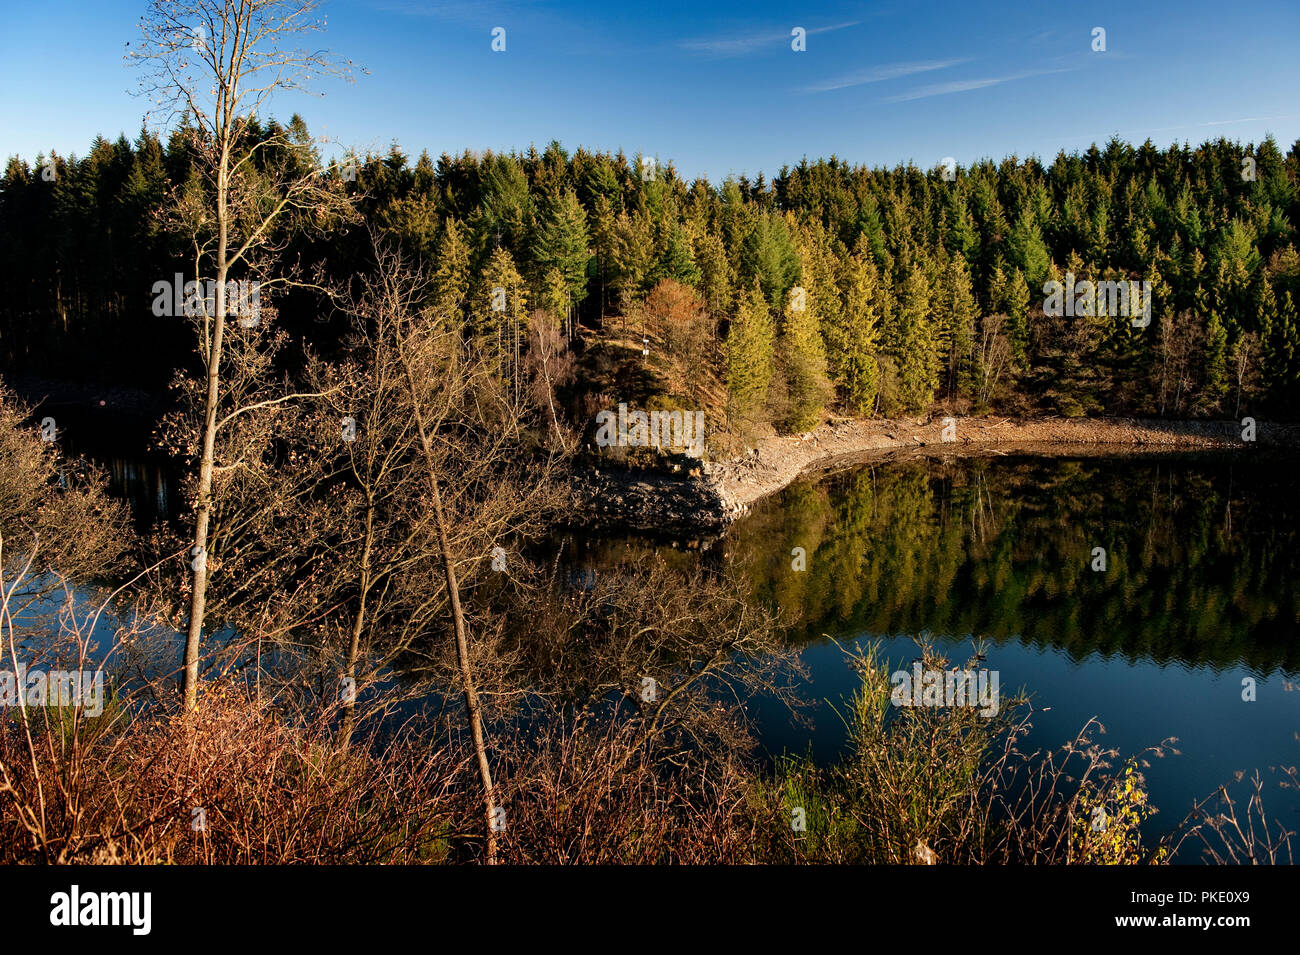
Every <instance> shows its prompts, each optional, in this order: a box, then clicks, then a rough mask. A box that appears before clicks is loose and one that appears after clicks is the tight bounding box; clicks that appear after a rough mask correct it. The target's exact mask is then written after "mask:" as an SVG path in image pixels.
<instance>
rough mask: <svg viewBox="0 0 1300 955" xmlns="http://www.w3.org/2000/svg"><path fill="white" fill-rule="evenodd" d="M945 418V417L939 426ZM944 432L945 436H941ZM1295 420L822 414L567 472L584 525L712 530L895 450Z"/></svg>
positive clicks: (1223, 442) (1005, 448)
mask: <svg viewBox="0 0 1300 955" xmlns="http://www.w3.org/2000/svg"><path fill="white" fill-rule="evenodd" d="M945 422H951V424H950V426H949V427H947V428H945ZM945 437H947V438H949V439H950V440H945ZM1298 439H1300V425H1294V424H1272V423H1269V422H1260V423H1259V424H1258V425H1257V426H1256V433H1255V440H1254V441H1253V442H1252V441H1246V440H1243V439H1242V425H1241V424H1240V422H1236V421H1160V420H1147V419H1137V418H1035V419H1024V420H1020V419H1014V418H955V419H947V418H930V419H921V420H913V419H895V420H878V419H877V420H854V419H838V420H831V421H828V422H827V423H825V424H823V425H821V426H820V427H818V428H817V429H816V430H814V431H810V432H807V433H805V434H797V435H782V436H775V437H769V438H765V439H762V440H760V441H759V442H758V444H757V446H755V447H753V448H751V449H750V450H749V451H748V453H747V454H745V455H743V456H742V457H739V458H736V459H733V460H728V461H703V462H701V465H700V467H699V468H698V469H697V471H696V473H694V474H693V475H692V474H662V473H657V472H650V471H629V470H625V469H622V468H616V467H615V468H609V469H606V468H603V467H590V468H585V469H580V470H578V471H577V472H576V473H575V475H574V493H575V496H576V504H577V508H578V510H577V512H576V513H575V518H576V519H577V520H579V521H580V522H582V523H584V524H596V525H624V526H628V527H633V528H639V529H649V530H665V531H676V530H721V529H723V528H725V527H726V526H727V525H728V524H730V523H731V522H732V521H734V520H735V519H736V518H738V517H740V516H742V515H743V514H745V513H746V512H747V511H748V510H749V508H750V505H752V504H753V503H754V502H755V501H757V500H759V499H760V498H763V497H766V496H767V495H769V494H772V493H775V492H776V491H779V490H781V489H782V488H784V487H786V486H787V485H789V484H790V483H791V482H793V481H794V480H795V479H796V478H798V477H799V476H800V475H802V474H804V473H807V472H810V471H816V470H823V469H829V468H837V467H843V466H847V465H851V464H856V463H859V462H861V463H867V462H870V461H876V460H886V459H894V458H901V457H909V458H912V457H927V458H935V459H943V458H955V457H960V456H972V455H992V454H1009V453H1012V452H1013V451H1014V452H1016V453H1020V454H1036V455H1044V456H1051V455H1057V456H1066V455H1069V456H1077V455H1094V454H1133V453H1150V452H1160V451H1164V452H1168V451H1180V450H1198V449H1227V448H1235V449H1238V450H1241V451H1244V452H1249V451H1250V450H1252V449H1254V448H1261V447H1286V448H1296V447H1300V440H1298Z"/></svg>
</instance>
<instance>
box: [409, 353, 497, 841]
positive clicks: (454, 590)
mask: <svg viewBox="0 0 1300 955" xmlns="http://www.w3.org/2000/svg"><path fill="white" fill-rule="evenodd" d="M402 365H403V368H404V369H405V371H406V378H407V381H408V383H409V384H410V386H411V399H412V400H411V408H412V411H413V412H414V417H415V426H416V428H417V430H418V431H419V434H420V449H421V451H423V453H424V463H425V471H426V472H427V474H428V477H429V491H430V494H431V495H432V496H433V516H434V522H435V523H436V525H437V528H438V549H439V551H440V552H441V555H442V570H443V575H444V577H445V578H446V582H447V599H448V601H449V602H450V603H451V618H452V627H453V630H454V632H455V636H456V664H457V666H459V668H460V680H461V688H462V691H463V692H464V696H465V718H466V720H467V721H468V722H469V731H470V737H471V738H472V739H473V742H474V753H475V755H476V756H477V757H478V772H479V778H480V780H481V781H482V783H483V814H484V821H485V823H486V833H485V835H486V838H487V864H488V865H496V861H497V833H496V822H497V819H496V816H497V812H496V795H495V792H494V790H493V787H492V768H491V766H489V765H488V758H487V745H486V743H485V742H484V738H483V714H482V709H481V707H480V705H479V699H478V691H476V690H475V689H474V670H473V668H472V667H471V665H470V660H469V639H468V637H467V636H466V633H465V615H464V613H463V612H462V611H461V606H460V584H459V583H458V581H457V579H456V567H455V564H454V563H453V562H452V557H451V547H450V545H449V543H448V540H447V518H446V515H445V514H444V513H443V510H442V494H441V492H440V491H439V490H438V473H437V469H436V465H435V463H434V458H433V447H432V445H431V444H430V441H429V433H428V430H427V429H426V428H425V422H424V413H423V411H422V410H421V406H420V398H419V394H420V392H419V389H418V388H417V386H416V382H415V378H414V376H413V375H412V374H411V366H410V365H409V364H408V363H407V362H406V361H405V360H404V361H403V362H402Z"/></svg>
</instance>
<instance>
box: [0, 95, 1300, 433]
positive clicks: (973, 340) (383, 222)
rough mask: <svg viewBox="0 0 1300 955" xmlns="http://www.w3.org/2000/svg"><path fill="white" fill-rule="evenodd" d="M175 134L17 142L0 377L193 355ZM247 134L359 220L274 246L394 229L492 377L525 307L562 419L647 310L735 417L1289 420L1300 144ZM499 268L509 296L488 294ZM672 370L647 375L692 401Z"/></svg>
mask: <svg viewBox="0 0 1300 955" xmlns="http://www.w3.org/2000/svg"><path fill="white" fill-rule="evenodd" d="M191 133H192V130H185V129H181V130H177V131H176V132H174V133H173V134H172V135H171V136H170V138H169V140H168V142H167V143H165V144H164V143H162V142H160V141H159V140H158V139H157V138H155V137H154V136H152V135H151V134H150V133H148V132H142V133H141V134H140V136H139V137H138V139H137V140H136V141H135V142H134V143H132V142H130V141H128V140H127V139H125V138H124V137H123V138H119V139H118V140H117V141H116V142H109V141H107V140H105V139H102V138H99V139H96V140H95V141H94V142H92V143H91V144H90V147H89V149H88V151H87V153H86V155H85V156H84V158H78V157H75V156H73V157H61V156H53V155H51V156H44V155H41V156H37V157H34V162H33V163H29V162H27V161H24V160H21V159H18V158H11V159H10V161H9V163H8V166H7V168H6V170H5V174H4V178H3V181H2V182H0V242H3V243H4V248H3V254H0V270H3V284H4V288H5V289H6V292H7V294H6V295H5V296H4V299H3V303H0V309H2V310H3V314H2V315H0V329H3V332H0V334H2V335H3V339H2V340H0V349H2V354H3V361H4V366H5V367H6V368H7V369H9V370H10V371H20V372H23V373H27V374H37V375H42V376H48V377H54V378H60V377H63V378H86V377H90V378H94V379H98V380H104V381H107V382H114V381H116V382H131V383H134V384H144V385H146V386H147V387H153V388H157V389H161V388H162V387H163V386H165V384H166V383H167V381H168V379H169V378H170V376H171V374H172V372H173V370H174V368H176V367H178V366H181V365H183V364H184V363H185V361H186V360H187V356H189V355H190V354H192V348H191V343H190V340H189V333H188V329H187V328H185V326H184V324H183V323H179V322H177V321H176V320H175V319H174V318H172V317H171V316H170V315H158V314H155V312H156V311H159V309H156V308H154V307H153V305H154V302H155V295H154V293H153V292H152V291H151V287H152V285H153V283H154V282H155V281H156V280H157V279H159V278H160V277H168V278H169V277H170V276H171V275H172V274H173V273H174V272H184V270H185V265H186V255H187V249H186V246H185V241H184V239H183V237H181V236H179V235H177V234H176V233H175V232H174V231H169V224H168V222H166V221H163V220H162V219H160V217H159V216H158V215H157V214H156V212H157V209H158V208H159V207H160V204H161V203H162V201H163V200H164V198H167V197H170V196H173V195H175V194H177V193H183V192H184V191H185V190H186V189H187V188H194V187H195V183H196V180H197V177H198V171H197V170H196V168H195V166H194V164H193V162H192V157H191V154H190V151H191V149H192V148H193V147H192V146H189V145H187V141H188V140H187V138H188V137H189V136H190V135H191ZM243 135H245V136H246V137H248V138H249V140H250V141H257V140H258V139H259V138H265V139H267V141H268V142H271V143H273V144H274V148H271V149H268V150H265V151H262V152H259V153H257V155H258V157H259V158H258V163H260V164H261V165H262V166H263V167H265V168H266V169H267V170H272V169H273V170H275V174H277V175H279V174H281V173H282V171H283V170H282V167H283V166H285V165H288V166H291V167H297V171H299V172H301V171H305V170H310V169H311V168H312V167H315V168H318V169H319V170H320V173H321V176H322V178H324V179H326V180H328V181H330V182H331V183H332V186H333V188H336V189H337V190H339V191H340V192H342V193H344V194H346V195H347V196H349V197H350V198H352V199H353V200H354V202H355V207H356V209H357V211H358V212H359V214H360V221H350V222H346V223H345V222H342V221H340V222H339V223H337V226H338V227H337V228H327V229H325V230H320V229H318V228H315V226H318V225H319V223H312V224H311V225H312V226H313V228H311V229H308V227H307V226H308V223H304V222H303V221H301V220H302V218H303V217H302V216H297V217H295V216H289V217H286V218H285V219H284V220H283V221H281V222H280V223H279V224H278V226H277V228H278V229H279V230H280V232H281V234H280V235H278V236H277V245H276V249H277V255H278V256H279V257H280V260H281V262H280V264H281V265H282V266H283V265H287V264H289V263H292V265H293V267H295V268H297V269H299V270H306V271H308V272H311V273H312V274H313V275H317V276H320V277H322V278H324V279H327V280H329V281H335V282H337V281H340V280H345V279H346V277H347V276H349V275H352V274H355V273H356V272H358V271H360V270H362V269H363V268H364V267H365V266H366V265H367V264H368V262H369V258H370V257H371V255H372V253H371V251H370V250H371V248H372V244H371V236H370V230H377V231H378V232H379V233H381V234H382V235H384V236H386V237H390V238H393V239H396V240H398V241H399V242H400V244H401V245H402V247H403V248H404V250H405V251H407V252H408V253H409V254H410V255H411V256H413V257H414V258H415V259H416V260H417V261H419V262H421V263H423V264H424V265H425V266H426V267H427V268H428V270H429V271H430V272H431V273H433V277H434V281H433V286H432V292H431V294H432V295H433V296H434V297H435V298H436V303H437V307H438V308H439V309H440V311H442V312H444V313H445V314H447V315H448V316H450V317H453V318H454V321H455V322H457V323H458V324H459V325H460V326H461V328H462V329H463V330H464V333H465V334H466V335H467V336H469V337H480V338H489V339H496V340H497V341H498V342H507V343H508V342H512V341H513V342H515V343H516V347H514V348H513V349H511V348H510V347H507V346H504V345H503V346H502V352H503V357H502V370H503V373H505V374H507V375H511V374H518V372H517V371H512V370H511V369H513V368H515V366H516V365H517V364H518V361H519V357H518V356H519V353H520V351H521V350H526V343H527V341H528V338H529V332H528V328H529V323H530V321H531V316H532V315H533V314H534V313H535V312H536V311H537V310H539V309H540V310H544V311H545V312H546V314H547V315H548V316H549V320H550V322H552V323H554V324H557V325H559V326H560V327H561V328H562V331H563V340H564V342H565V343H566V345H570V346H572V347H573V348H574V349H575V350H577V351H578V355H579V366H578V368H579V373H578V374H576V375H575V376H574V380H573V381H572V382H571V383H570V384H569V387H568V389H567V397H568V409H569V413H570V415H571V417H572V419H573V421H574V422H575V423H577V424H578V425H579V427H581V426H582V424H583V421H582V419H583V417H584V414H585V410H586V406H587V405H590V403H591V400H592V399H593V398H595V397H597V396H598V395H600V394H601V392H602V390H603V386H604V385H607V384H608V382H605V381H603V380H602V377H601V367H602V363H601V362H600V361H597V360H595V359H594V357H593V356H594V355H595V354H598V353H599V349H598V348H595V349H594V350H593V347H594V346H599V345H600V344H602V343H606V344H608V343H614V342H621V341H627V342H629V343H630V344H632V345H640V344H641V341H640V339H641V338H642V333H643V332H645V331H646V323H647V322H649V323H650V328H652V329H656V330H657V331H658V332H659V336H658V337H659V338H661V339H662V344H663V347H664V349H665V351H666V352H667V354H665V355H663V356H659V355H656V359H658V358H659V357H663V358H664V359H665V360H666V361H667V364H668V365H669V366H670V367H671V366H672V365H673V364H674V363H676V364H685V365H692V366H693V367H694V368H695V373H696V375H697V376H702V375H706V374H707V371H708V370H711V371H712V372H713V374H714V375H715V376H716V378H717V380H718V382H719V383H720V384H724V385H725V392H726V393H725V404H726V413H727V418H728V420H729V421H731V422H733V423H742V424H753V423H767V422H770V423H771V424H773V425H775V426H776V427H777V428H778V429H779V430H795V429H802V428H807V427H809V426H811V425H812V424H814V423H815V422H816V421H817V420H818V417H819V415H820V414H821V413H822V412H823V410H825V409H838V410H841V411H843V412H844V413H848V414H852V415H873V414H883V415H887V416H890V415H898V414H902V413H917V412H924V411H927V410H929V409H931V408H933V407H936V406H942V407H944V408H945V409H951V410H959V411H962V410H964V411H973V412H987V411H990V410H995V411H1005V412H1019V413H1034V414H1056V415H1065V416H1078V415H1102V414H1104V415H1117V414H1124V415H1137V416H1147V417H1166V416H1167V417H1214V416H1222V417H1235V416H1238V415H1239V414H1242V413H1245V412H1244V411H1243V410H1242V409H1247V410H1249V411H1250V412H1253V413H1255V414H1258V415H1265V416H1268V417H1272V418H1274V419H1293V418H1294V417H1295V413H1296V408H1297V404H1296V403H1297V400H1298V399H1300V392H1297V388H1298V387H1300V329H1298V328H1297V322H1298V321H1300V319H1297V315H1296V303H1297V301H1300V254H1298V253H1297V251H1296V245H1297V242H1298V241H1300V239H1298V237H1297V232H1296V226H1295V223H1296V222H1297V221H1298V219H1300V187H1298V185H1297V180H1298V179H1300V143H1297V144H1293V145H1292V146H1291V147H1290V149H1289V151H1288V152H1287V153H1285V154H1283V153H1282V151H1281V150H1280V149H1279V147H1278V144H1277V143H1275V142H1273V141H1272V140H1271V139H1266V140H1265V141H1264V142H1262V143H1259V144H1252V143H1246V144H1243V143H1237V142H1229V141H1226V140H1222V139H1221V140H1217V141H1214V142H1205V143H1202V144H1200V145H1198V146H1194V147H1193V146H1190V145H1187V144H1184V145H1177V144H1175V145H1171V146H1169V147H1168V148H1163V149H1162V148H1158V147H1157V146H1155V145H1153V144H1152V143H1151V142H1150V141H1147V142H1145V143H1142V144H1141V145H1136V146H1135V145H1132V144H1129V143H1125V142H1122V141H1120V140H1118V139H1112V140H1110V141H1109V142H1107V143H1105V144H1104V145H1093V146H1092V147H1091V148H1089V149H1088V150H1087V151H1086V152H1084V153H1082V154H1066V153H1064V152H1062V153H1060V154H1058V155H1057V156H1056V157H1055V158H1054V159H1053V160H1052V161H1051V163H1050V164H1046V165H1045V164H1044V163H1042V162H1040V161H1038V160H1036V159H1029V160H1020V159H1018V158H1016V157H1014V156H1012V157H1003V158H999V159H997V160H986V161H984V162H981V163H978V164H975V165H973V166H971V167H969V168H951V167H950V168H945V167H936V168H935V169H931V170H923V169H919V168H916V167H915V166H912V165H908V166H898V167H895V168H893V169H867V168H863V167H861V166H855V165H851V164H849V163H847V162H845V161H843V160H840V159H837V158H836V157H834V156H832V157H829V158H824V159H819V160H816V161H813V160H809V159H807V158H805V159H802V160H801V161H799V162H798V164H797V165H791V166H787V167H785V168H782V169H781V170H780V171H779V173H777V174H776V175H775V176H773V178H771V179H770V180H769V179H767V178H765V177H764V176H762V175H759V176H758V177H757V178H755V179H754V180H752V181H751V180H748V179H746V178H738V179H728V180H726V181H724V182H721V183H710V182H706V181H699V180H697V181H695V182H691V183H688V182H686V181H684V180H683V179H682V178H681V177H680V176H679V175H678V174H677V173H676V171H675V169H674V167H673V165H672V163H671V161H664V160H660V159H659V158H658V157H649V156H635V157H631V158H629V157H627V156H625V155H623V154H622V153H618V154H613V155H611V154H608V153H602V152H590V151H587V150H586V149H583V148H577V149H576V150H574V151H573V152H572V153H570V152H568V151H566V149H565V148H564V147H563V146H561V145H560V144H559V143H555V142H552V143H551V144H550V145H548V146H547V147H546V148H545V149H544V150H541V151H539V150H537V149H536V148H533V149H529V150H528V151H527V152H526V153H523V154H493V153H484V154H473V153H470V152H468V151H467V152H465V153H463V154H460V155H457V156H451V155H447V154H444V155H442V156H440V157H439V158H438V159H437V160H436V161H434V160H432V159H431V158H430V157H429V156H428V155H425V154H422V155H421V156H420V157H419V158H418V159H416V160H414V161H412V160H411V159H410V158H408V157H407V156H406V155H405V154H404V153H403V152H402V151H401V150H400V149H399V148H397V147H396V146H394V147H393V148H392V149H391V150H390V152H389V153H388V154H387V155H382V156H381V155H368V156H362V157H354V156H347V157H344V158H342V159H339V160H336V161H334V162H329V163H325V162H322V160H321V159H320V157H319V155H318V153H317V151H316V148H315V147H314V145H313V142H312V136H311V133H310V131H309V130H308V128H307V126H306V124H305V122H304V121H303V120H302V119H301V118H299V117H297V116H295V117H294V118H293V120H292V121H291V122H290V124H289V126H288V127H287V129H286V128H283V127H280V126H278V125H277V124H275V123H268V124H267V126H266V128H265V129H263V128H262V127H261V126H260V125H258V124H254V125H252V126H250V127H249V128H248V129H247V130H245V131H244V132H243ZM1067 273H1068V275H1069V276H1072V277H1073V278H1074V280H1076V281H1084V280H1088V281H1091V282H1094V283H1101V282H1106V281H1121V282H1123V281H1132V282H1137V283H1141V282H1148V283H1150V284H1149V289H1150V300H1151V313H1150V316H1149V318H1150V321H1149V323H1147V324H1145V325H1141V324H1139V322H1138V321H1137V320H1132V321H1130V320H1129V319H1128V318H1127V316H1124V315H1113V314H1112V315H1109V316H1107V315H1103V314H1098V315H1096V316H1093V317H1090V318H1089V319H1088V320H1086V321H1076V320H1075V319H1074V317H1072V316H1065V315H1055V316H1053V315H1050V314H1047V313H1045V309H1044V303H1045V300H1046V296H1045V294H1044V285H1045V283H1047V282H1049V281H1053V280H1055V281H1058V282H1059V281H1063V280H1065V278H1066V275H1067ZM498 287H500V288H505V289H507V290H508V299H507V307H506V308H505V310H504V311H494V310H493V309H492V307H491V301H490V299H491V290H492V289H493V288H498ZM277 304H278V307H279V311H280V315H281V319H282V320H283V321H285V322H288V323H290V325H289V327H292V328H295V329H297V330H300V331H301V332H302V333H303V335H304V336H305V341H307V342H308V343H309V344H310V345H311V346H313V347H315V348H317V349H319V350H322V351H324V352H326V353H328V352H329V350H330V349H331V347H332V344H333V343H335V342H337V340H338V335H337V329H335V328H334V327H333V326H332V325H331V309H330V307H329V303H328V302H327V301H323V300H322V299H321V298H319V297H313V296H312V295H311V294H309V293H306V292H303V291H301V290H300V289H295V291H294V292H293V293H292V294H288V295H285V296H284V297H283V298H282V299H280V300H279V301H278V303H277ZM1102 311H1103V309H1101V308H1098V309H1097V312H1098V313H1100V312H1102ZM1047 312H1050V309H1048V310H1047ZM670 331H671V333H670ZM646 334H649V333H648V332H646ZM633 339H636V341H633ZM142 342H149V343H150V347H148V348H143V347H141V343H142ZM520 343H522V344H520ZM698 359H702V361H701V360H698ZM675 377H677V378H680V376H673V375H671V374H668V375H664V376H661V380H660V381H658V382H657V383H655V384H654V386H653V387H652V389H651V390H656V391H660V392H663V393H665V394H671V393H672V392H674V391H676V392H678V394H677V397H678V398H679V399H686V398H688V397H694V398H695V400H696V401H700V400H702V396H701V395H699V394H695V395H688V394H687V392H690V391H691V389H692V386H690V385H687V384H686V383H684V382H683V381H680V380H678V381H674V378H675ZM584 379H585V380H584ZM720 404H721V402H720Z"/></svg>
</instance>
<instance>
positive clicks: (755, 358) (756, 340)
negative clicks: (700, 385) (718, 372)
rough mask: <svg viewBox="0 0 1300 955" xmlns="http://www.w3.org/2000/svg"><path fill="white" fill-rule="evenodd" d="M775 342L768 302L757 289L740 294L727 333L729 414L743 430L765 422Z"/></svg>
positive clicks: (774, 331)
mask: <svg viewBox="0 0 1300 955" xmlns="http://www.w3.org/2000/svg"><path fill="white" fill-rule="evenodd" d="M775 340H776V330H775V328H774V327H773V325H772V313H771V310H770V309H769V308H768V305H767V299H766V297H765V296H764V295H763V292H762V290H761V289H760V288H759V287H758V286H755V287H754V288H752V289H751V290H749V291H748V292H744V293H742V294H741V295H740V301H739V302H738V303H737V307H736V315H735V317H734V318H733V319H732V321H731V330H730V331H729V332H728V334H727V397H728V408H727V415H728V417H729V418H730V419H731V420H732V422H733V423H734V424H737V425H739V426H740V427H742V428H745V427H747V426H752V425H753V424H755V423H757V422H758V421H760V420H761V419H762V415H763V411H764V408H765V406H766V403H767V389H768V386H769V385H770V384H771V381H772V357H773V350H774V345H775Z"/></svg>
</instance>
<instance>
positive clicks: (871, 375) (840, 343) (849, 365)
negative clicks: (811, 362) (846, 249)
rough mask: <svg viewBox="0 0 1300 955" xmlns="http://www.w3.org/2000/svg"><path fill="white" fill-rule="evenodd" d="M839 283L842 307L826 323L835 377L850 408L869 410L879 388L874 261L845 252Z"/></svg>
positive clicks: (877, 287) (878, 304)
mask: <svg viewBox="0 0 1300 955" xmlns="http://www.w3.org/2000/svg"><path fill="white" fill-rule="evenodd" d="M838 285H839V295H840V302H841V307H840V308H839V309H838V310H837V311H836V313H835V315H834V317H833V318H832V319H831V321H830V323H829V327H830V328H831V329H833V330H834V341H835V346H834V348H833V349H832V350H831V359H832V361H833V365H834V369H835V380H836V383H837V384H838V385H839V388H840V393H841V395H842V396H843V399H844V403H845V404H846V405H847V406H848V408H849V409H850V410H851V411H853V412H855V413H857V414H872V413H873V412H874V411H875V408H876V397H877V393H878V391H879V388H880V368H879V366H878V365H877V362H876V351H877V348H878V346H879V334H880V308H881V301H880V284H879V280H878V277H877V275H876V267H875V264H874V263H873V262H872V261H870V259H865V260H864V259H863V257H862V256H860V255H852V256H846V257H845V258H844V260H843V261H842V262H841V265H840V276H839V282H838Z"/></svg>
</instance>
